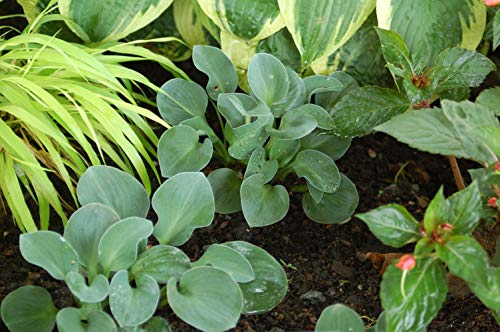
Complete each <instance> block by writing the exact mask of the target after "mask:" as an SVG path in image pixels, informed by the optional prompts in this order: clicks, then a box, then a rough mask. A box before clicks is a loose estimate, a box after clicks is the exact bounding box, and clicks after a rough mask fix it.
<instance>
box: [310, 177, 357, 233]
mask: <svg viewBox="0 0 500 332" xmlns="http://www.w3.org/2000/svg"><path fill="white" fill-rule="evenodd" d="M340 178H341V180H340V186H339V188H338V189H337V190H336V191H335V192H334V193H331V194H328V193H325V194H324V195H323V198H322V199H321V201H320V202H316V201H315V200H314V199H313V198H312V197H311V195H310V194H306V195H304V198H303V200H302V207H303V208H304V212H305V213H306V215H307V217H308V218H309V219H311V220H313V221H315V222H317V223H320V224H340V223H343V222H346V221H348V220H349V219H350V218H351V216H352V214H353V213H354V210H356V208H357V207H358V202H359V196H358V191H357V190H356V186H355V185H354V183H352V181H351V180H349V178H348V177H347V176H345V175H343V174H340Z"/></svg>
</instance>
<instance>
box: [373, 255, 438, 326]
mask: <svg viewBox="0 0 500 332" xmlns="http://www.w3.org/2000/svg"><path fill="white" fill-rule="evenodd" d="M402 276H403V271H401V270H400V269H398V268H397V267H396V266H395V265H394V264H392V265H391V266H389V267H388V268H387V271H386V272H385V273H384V276H383V279H382V283H381V285H380V298H381V300H382V305H383V306H384V309H385V314H386V323H387V331H418V330H419V329H422V328H425V327H426V326H427V324H429V323H430V322H431V320H432V319H433V318H434V317H435V316H436V315H437V313H438V311H439V309H441V306H442V305H443V303H444V300H445V299H446V293H447V289H448V284H447V278H446V269H445V268H444V266H443V264H442V263H441V262H440V261H439V260H438V259H433V258H423V259H419V260H417V262H416V265H415V267H414V268H413V269H412V270H409V271H408V272H407V275H406V278H405V280H404V284H403V285H401V283H402ZM402 290H403V291H404V293H403V292H402Z"/></svg>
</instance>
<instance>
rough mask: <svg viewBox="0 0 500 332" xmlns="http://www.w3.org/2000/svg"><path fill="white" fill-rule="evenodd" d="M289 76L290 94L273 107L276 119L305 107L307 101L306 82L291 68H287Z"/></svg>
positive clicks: (272, 110)
mask: <svg viewBox="0 0 500 332" xmlns="http://www.w3.org/2000/svg"><path fill="white" fill-rule="evenodd" d="M286 72H287V74H288V82H289V85H288V92H287V94H286V96H285V98H283V99H282V100H281V101H279V102H278V103H274V104H273V105H272V106H271V112H272V113H273V115H274V116H275V117H281V116H282V115H283V114H284V113H285V112H287V111H289V110H291V109H294V108H296V107H298V106H301V105H303V104H304V103H305V102H306V99H307V88H306V84H305V83H304V80H303V79H302V78H300V76H299V75H298V74H297V73H296V72H295V71H294V70H293V69H292V68H290V67H286Z"/></svg>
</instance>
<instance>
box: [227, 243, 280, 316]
mask: <svg viewBox="0 0 500 332" xmlns="http://www.w3.org/2000/svg"><path fill="white" fill-rule="evenodd" d="M224 245H225V246H228V247H230V248H232V249H234V250H236V251H238V252H239V253H240V254H242V255H243V256H244V257H245V258H246V259H247V260H248V261H249V262H250V264H251V265H252V269H253V271H254V274H255V279H254V280H253V281H250V282H247V283H240V288H241V291H242V292H243V298H244V305H243V313H244V314H257V313H262V312H266V311H269V310H271V309H273V308H274V307H276V306H277V305H278V304H279V303H280V302H281V301H282V300H283V298H284V297H285V295H286V292H287V290H288V280H287V278H286V273H285V270H283V267H282V266H281V265H280V263H278V262H277V261H276V259H274V258H273V256H271V255H269V254H268V253H267V251H265V250H264V249H261V248H259V247H257V246H254V245H253V244H250V243H248V242H243V241H234V242H226V243H224Z"/></svg>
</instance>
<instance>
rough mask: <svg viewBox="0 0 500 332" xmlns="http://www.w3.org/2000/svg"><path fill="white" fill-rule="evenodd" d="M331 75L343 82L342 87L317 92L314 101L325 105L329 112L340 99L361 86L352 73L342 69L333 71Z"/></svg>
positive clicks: (322, 105)
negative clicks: (349, 73)
mask: <svg viewBox="0 0 500 332" xmlns="http://www.w3.org/2000/svg"><path fill="white" fill-rule="evenodd" d="M330 77H333V78H334V79H335V80H337V81H338V82H340V83H341V84H342V88H341V89H338V90H330V91H325V92H317V93H316V95H315V96H314V103H315V104H317V105H319V106H321V107H323V108H324V109H325V110H327V112H328V113H330V114H331V112H332V110H333V108H334V107H335V105H336V104H337V103H338V102H339V100H340V99H341V98H342V97H344V96H345V95H347V94H349V93H351V92H352V91H354V90H356V89H357V88H359V84H358V82H356V80H355V79H354V78H352V77H351V76H350V75H348V74H346V73H344V72H341V71H336V72H333V73H331V74H330Z"/></svg>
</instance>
